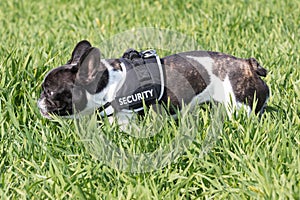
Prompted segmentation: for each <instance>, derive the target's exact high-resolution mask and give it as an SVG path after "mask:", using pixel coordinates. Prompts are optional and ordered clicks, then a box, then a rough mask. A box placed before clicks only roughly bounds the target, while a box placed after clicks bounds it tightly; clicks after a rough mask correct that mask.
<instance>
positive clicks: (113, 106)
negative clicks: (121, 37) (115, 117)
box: [99, 49, 165, 116]
mask: <svg viewBox="0 0 300 200" xmlns="http://www.w3.org/2000/svg"><path fill="white" fill-rule="evenodd" d="M120 61H121V62H122V63H123V64H124V66H125V67H124V68H125V69H123V70H126V78H125V81H124V83H123V85H122V86H121V87H120V88H119V90H118V91H117V92H116V97H115V99H114V100H113V101H112V102H109V103H106V104H105V105H104V106H103V107H102V108H100V110H99V111H100V114H101V115H102V116H104V115H106V116H111V115H112V114H113V113H114V111H115V110H117V111H120V110H122V111H125V112H138V111H141V110H143V109H144V107H143V105H144V103H145V104H146V105H151V104H155V103H157V101H160V99H161V98H162V96H163V93H164V85H165V84H164V70H163V68H162V65H161V61H160V59H159V56H158V55H157V54H156V51H155V50H146V51H142V52H137V51H136V50H134V49H128V50H127V51H126V52H125V53H124V55H123V56H122V58H120Z"/></svg>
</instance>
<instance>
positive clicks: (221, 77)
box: [38, 40, 269, 119]
mask: <svg viewBox="0 0 300 200" xmlns="http://www.w3.org/2000/svg"><path fill="white" fill-rule="evenodd" d="M142 54H143V55H141V53H139V52H137V51H135V50H130V51H127V52H126V53H125V54H124V55H123V57H121V58H117V59H102V58H101V54H100V51H99V49H98V48H96V47H92V46H91V44H90V43H89V42H88V41H86V40H83V41H80V42H79V43H78V44H77V45H76V47H75V48H74V50H73V52H72V56H71V59H70V60H69V61H68V62H67V63H66V64H65V65H62V66H59V67H57V68H54V69H52V70H50V71H49V72H48V73H47V74H46V76H45V78H44V80H43V83H42V92H41V96H40V99H39V100H38V107H39V109H40V112H41V114H42V115H43V116H44V117H46V118H50V119H51V116H53V115H58V116H61V117H65V118H73V117H78V116H80V114H85V115H86V114H91V113H93V112H95V110H97V109H100V111H99V112H101V113H102V114H104V115H105V114H107V115H110V116H113V117H115V118H118V119H125V118H130V117H131V116H132V115H133V113H135V112H137V113H138V112H143V109H142V107H143V106H145V100H147V98H149V99H151V101H148V103H147V102H146V106H151V105H154V104H159V105H172V106H171V107H172V108H173V109H172V111H170V112H171V113H172V114H174V113H176V112H175V110H176V109H179V110H180V109H181V108H182V107H183V105H184V104H187V105H195V104H202V103H205V102H209V101H211V100H213V101H215V102H220V103H223V104H225V105H226V106H227V107H229V105H231V106H232V107H234V108H237V109H240V108H242V107H243V108H245V109H246V110H247V112H249V113H250V112H252V110H253V108H255V109H254V110H253V111H254V112H255V113H262V112H263V111H264V108H265V105H266V102H267V99H268V97H269V88H268V86H267V84H266V83H265V82H264V81H263V80H262V79H261V77H266V75H267V70H266V69H264V68H263V67H262V66H260V64H259V63H258V62H257V60H256V59H255V58H249V59H243V58H237V57H234V56H232V55H228V54H224V53H219V52H212V51H190V52H182V53H177V54H173V55H169V56H166V57H163V58H159V57H158V56H157V54H156V52H155V51H150V53H149V51H146V53H145V52H144V53H142ZM135 57H136V58H137V59H135ZM142 57H144V58H142ZM147 57H151V58H152V61H151V62H152V63H150V64H154V65H159V67H160V68H159V70H156V71H160V76H157V75H156V78H154V79H157V80H156V81H152V84H150V86H151V87H148V88H147V87H146V89H144V90H141V89H140V88H138V89H137V90H136V91H138V92H136V91H134V92H132V91H131V92H129V93H127V94H126V93H125V94H122V92H123V91H125V90H126V89H124V87H126V86H127V85H131V84H135V83H136V82H137V81H138V80H137V79H138V78H136V77H137V76H135V78H132V77H127V76H130V74H129V71H130V70H128V68H126V66H128V65H130V66H131V69H132V68H133V69H138V68H137V67H138V66H139V65H138V64H137V63H139V62H140V61H141V62H142V63H143V59H146V58H147ZM153 59H154V61H153ZM132 63H134V64H132ZM157 63H158V64H157ZM142 65H143V66H145V65H147V64H145V62H144V64H142ZM151 68H153V69H154V68H155V69H158V68H157V67H151ZM144 71H145V69H144ZM136 73H137V72H136ZM128 74H129V75H128ZM141 74H145V73H144V72H143V70H142V72H141ZM143 76H144V75H142V78H143ZM157 77H158V78H157ZM154 86H155V87H154ZM157 88H158V90H156V89H157ZM153 89H155V90H153ZM153 91H156V93H158V94H156V95H154V93H155V92H153ZM118 93H119V94H118ZM120 94H121V95H120ZM122 95H123V96H122ZM137 101H138V102H139V107H138V108H137V107H134V105H133V107H131V108H130V107H126V106H131V105H130V104H131V103H136V102H137ZM141 101H143V102H144V103H143V106H141ZM149 102H150V103H149ZM124 105H125V107H124ZM254 105H256V106H254Z"/></svg>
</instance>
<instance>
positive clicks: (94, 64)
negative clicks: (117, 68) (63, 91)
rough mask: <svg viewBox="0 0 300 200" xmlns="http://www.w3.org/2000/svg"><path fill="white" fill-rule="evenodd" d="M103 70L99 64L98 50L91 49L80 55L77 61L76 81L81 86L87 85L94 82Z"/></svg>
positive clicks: (103, 67)
mask: <svg viewBox="0 0 300 200" xmlns="http://www.w3.org/2000/svg"><path fill="white" fill-rule="evenodd" d="M105 69H106V67H105V66H103V65H102V64H101V62H100V51H99V49H98V48H95V47H91V48H90V49H89V50H87V51H86V52H85V54H84V55H82V57H81V59H80V61H79V64H78V72H77V74H76V81H78V83H80V84H81V85H88V84H90V83H92V82H93V81H94V80H95V78H96V76H97V73H98V72H101V71H104V70H105Z"/></svg>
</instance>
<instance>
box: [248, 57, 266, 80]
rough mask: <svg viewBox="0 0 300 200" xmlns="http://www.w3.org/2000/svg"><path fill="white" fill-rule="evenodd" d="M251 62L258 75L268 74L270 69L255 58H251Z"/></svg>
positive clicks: (264, 75)
mask: <svg viewBox="0 0 300 200" xmlns="http://www.w3.org/2000/svg"><path fill="white" fill-rule="evenodd" d="M248 60H249V63H250V65H251V66H252V67H253V69H254V71H255V72H256V74H257V75H259V76H263V77H266V76H267V74H268V71H267V70H266V69H265V68H263V67H262V66H260V64H259V63H258V62H257V60H256V59H255V58H249V59H248Z"/></svg>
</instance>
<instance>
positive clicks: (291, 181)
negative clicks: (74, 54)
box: [0, 0, 300, 199]
mask: <svg viewBox="0 0 300 200" xmlns="http://www.w3.org/2000/svg"><path fill="white" fill-rule="evenodd" d="M74 2H75V1H74ZM76 2H77V3H73V2H69V1H64V0H62V1H59V0H39V1H37V0H32V1H25V0H11V1H4V0H2V1H0V25H1V26H0V35H1V45H0V113H1V114H0V197H1V198H2V199H85V198H86V199H300V153H299V151H300V118H299V116H300V43H299V41H300V24H299V23H300V1H297V0H291V1H268V0H263V1H248V0H244V1H240V0H235V1H234V0H226V1H215V0H211V1H196V0H195V1H193V0H192V1H179V0H174V1H170V2H168V1H165V0H162V1H141V2H140V1H116V0H110V1H96V0H90V1H88V0H80V1H76ZM135 33H137V35H135ZM140 33H143V34H146V38H145V37H143V36H141V35H140ZM152 33H153V34H152ZM156 33H162V34H161V36H160V39H158V38H159V37H158V36H159V34H156ZM156 36H157V37H156ZM82 39H88V40H89V41H90V42H91V43H92V44H93V45H94V46H97V47H99V48H100V49H101V50H102V52H103V55H104V56H106V57H110V56H121V55H122V53H123V52H124V51H125V50H126V49H127V48H129V47H135V48H149V47H151V48H156V49H157V50H158V52H159V53H160V55H161V56H164V55H167V54H169V53H176V52H178V51H181V50H194V49H195V48H197V49H202V50H212V51H221V52H225V53H229V54H232V55H235V56H237V57H243V58H249V57H255V58H256V59H257V60H258V61H259V62H260V63H261V64H262V65H263V66H264V67H265V68H266V69H268V71H269V73H268V76H267V77H266V78H264V80H265V81H266V82H267V84H268V85H269V87H270V89H271V96H270V99H269V102H268V107H267V110H266V112H265V113H264V115H263V116H262V117H261V118H259V117H257V116H255V115H251V116H249V117H248V116H247V115H246V114H245V113H243V112H241V113H239V115H235V116H234V117H233V118H232V119H230V120H229V119H228V118H227V117H221V118H222V119H221V123H218V122H220V118H216V114H217V115H218V114H219V112H221V111H220V110H214V108H204V109H203V108H201V109H200V108H199V109H198V110H196V111H195V112H196V114H195V113H192V114H188V115H186V116H182V120H181V122H182V123H176V122H174V121H172V119H169V118H168V117H159V116H154V114H153V113H152V114H151V112H150V114H149V116H147V117H146V118H145V120H144V121H141V122H136V124H135V125H136V126H135V128H133V129H132V130H131V131H132V132H131V134H129V135H128V134H124V133H122V132H121V131H118V130H117V127H115V126H110V125H108V123H106V122H105V123H104V125H103V127H102V129H101V130H99V133H98V132H97V134H99V135H97V134H96V135H95V134H93V135H88V134H89V133H88V132H90V131H87V133H85V132H83V131H79V129H80V127H78V126H77V125H76V121H74V120H62V119H55V120H53V121H49V120H47V119H44V118H42V117H41V115H40V113H39V110H38V108H37V100H38V98H39V95H40V92H41V83H42V81H43V78H44V76H45V74H46V73H47V71H48V70H50V69H52V68H53V67H56V66H59V65H62V64H64V63H65V62H66V61H67V60H68V59H69V58H70V56H71V51H72V49H73V48H74V46H75V44H76V43H77V42H78V41H80V40H82ZM131 42H133V43H131ZM131 45H132V46H131ZM216 119H217V120H216ZM218 120H219V121H218ZM82 121H83V120H82ZM86 123H87V124H88V125H89V123H91V124H92V125H93V120H91V121H87V122H86ZM157 124H161V126H157ZM92 125H91V126H92ZM89 127H90V126H89ZM141 127H142V128H143V127H145V128H144V129H142V130H140V129H138V128H141ZM161 127H163V128H161ZM87 130H90V129H87ZM137 131H139V133H141V134H144V135H143V137H144V138H142V137H136V135H132V134H135V133H136V132H137ZM153 131H154V132H155V131H158V132H159V134H155V135H151V134H154V132H153ZM183 132H184V133H192V134H193V135H192V136H193V140H192V141H191V142H189V141H188V140H185V139H184V138H180V137H179V136H180V135H181V134H182V133H183ZM93 133H94V132H93ZM83 135H84V137H83ZM102 136H105V137H102ZM91 137H93V138H96V139H95V140H97V142H98V143H99V142H102V143H100V144H98V143H97V142H95V143H93V144H98V145H96V146H95V145H94V146H93V145H86V144H87V143H88V142H86V141H85V140H84V139H86V138H90V139H91ZM103 138H104V139H109V141H110V142H111V144H112V146H113V145H114V147H116V148H118V150H119V151H116V152H117V153H115V152H113V151H111V149H110V150H108V149H105V148H102V149H99V148H100V146H101V144H103V141H100V140H101V139H103ZM176 138H177V140H175V139H176ZM207 138H208V140H206V139H207ZM172 141H173V142H172ZM174 141H175V142H174ZM187 141H188V142H187ZM182 145H183V146H184V148H182V149H180V146H182ZM161 147H163V148H165V149H166V151H168V152H169V153H170V152H174V154H172V155H173V157H163V156H164V154H163V152H162V153H161V154H151V153H153V152H155V149H156V148H161ZM176 150H178V152H177V151H176ZM101 151H104V152H102V154H101ZM99 152H100V153H99ZM122 152H125V154H123V153H122ZM126 152H127V154H126ZM147 152H150V154H146V153H147ZM114 153H115V154H114ZM129 153H137V155H149V157H150V158H153V160H154V161H155V162H153V163H154V164H153V163H146V164H145V163H144V165H141V166H136V165H135V164H138V163H139V162H138V161H139V159H137V160H136V159H134V158H132V157H131V161H130V157H129V158H128V154H129ZM99 154H101V155H99ZM105 154H107V155H106V156H104V155H105ZM168 155H170V154H168ZM126 156H127V157H126ZM151 156H152V157H151ZM104 158H105V159H104ZM118 159H119V160H118ZM143 159H144V158H141V157H140V160H143ZM120 160H122V161H124V160H125V161H124V162H125V164H124V162H123V163H122V162H120ZM128 160H129V161H128ZM144 160H146V161H147V159H144ZM128 163H129V164H130V163H131V165H128ZM140 164H141V163H140ZM142 164H143V163H142ZM145 166H146V167H145Z"/></svg>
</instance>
